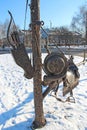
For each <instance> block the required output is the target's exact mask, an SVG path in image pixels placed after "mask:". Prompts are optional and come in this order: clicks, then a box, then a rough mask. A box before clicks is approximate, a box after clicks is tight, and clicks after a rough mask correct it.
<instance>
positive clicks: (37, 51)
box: [30, 0, 46, 128]
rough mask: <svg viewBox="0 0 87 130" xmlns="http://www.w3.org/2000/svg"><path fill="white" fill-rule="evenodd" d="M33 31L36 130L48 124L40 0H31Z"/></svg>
mask: <svg viewBox="0 0 87 130" xmlns="http://www.w3.org/2000/svg"><path fill="white" fill-rule="evenodd" d="M30 8H31V29H32V51H33V67H34V78H33V83H34V105H35V120H34V122H33V127H34V128H40V127H42V126H44V125H45V124H46V120H45V118H44V112H43V96H42V87H41V83H42V66H41V64H42V61H41V45H40V26H41V25H40V0H31V5H30Z"/></svg>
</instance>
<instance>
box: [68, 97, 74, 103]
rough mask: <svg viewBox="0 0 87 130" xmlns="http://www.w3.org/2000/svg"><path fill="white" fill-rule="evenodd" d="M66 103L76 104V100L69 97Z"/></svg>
mask: <svg viewBox="0 0 87 130" xmlns="http://www.w3.org/2000/svg"><path fill="white" fill-rule="evenodd" d="M66 102H71V103H75V98H74V97H73V96H69V97H68V98H67V99H66Z"/></svg>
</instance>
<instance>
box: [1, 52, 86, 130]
mask: <svg viewBox="0 0 87 130" xmlns="http://www.w3.org/2000/svg"><path fill="white" fill-rule="evenodd" d="M44 56H45V54H43V58H44ZM74 60H75V62H76V63H78V62H80V61H81V60H83V59H82V58H80V57H75V59H74ZM79 72H80V75H81V76H80V82H79V85H78V86H77V87H76V88H75V89H74V97H75V101H76V103H69V102H66V103H62V102H59V101H57V100H56V99H55V98H54V97H52V96H50V94H49V95H48V96H47V97H46V98H45V99H44V103H43V104H44V115H45V117H46V120H47V124H46V126H45V127H43V128H41V130H87V63H86V64H85V65H81V66H79ZM67 96H68V95H67ZM67 96H66V97H67ZM58 97H59V98H62V99H63V100H65V99H66V97H63V96H62V84H60V88H59V94H58ZM33 120H34V103H33V80H32V79H31V80H28V79H26V78H25V77H24V76H23V70H22V69H21V68H20V67H19V66H17V65H16V64H15V62H14V60H13V58H12V56H11V54H2V55H0V130H30V125H31V123H32V121H33Z"/></svg>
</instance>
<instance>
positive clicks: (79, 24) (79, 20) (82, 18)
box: [71, 4, 87, 34]
mask: <svg viewBox="0 0 87 130" xmlns="http://www.w3.org/2000/svg"><path fill="white" fill-rule="evenodd" d="M86 14H87V4H85V5H83V6H81V7H80V8H79V10H78V12H77V13H76V14H75V16H74V17H73V18H72V22H71V27H72V29H73V30H74V31H78V32H79V33H81V34H82V33H84V32H85V25H86Z"/></svg>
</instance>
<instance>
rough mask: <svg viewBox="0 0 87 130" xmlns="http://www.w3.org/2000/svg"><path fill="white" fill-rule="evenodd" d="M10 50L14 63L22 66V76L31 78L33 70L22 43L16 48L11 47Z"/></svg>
mask: <svg viewBox="0 0 87 130" xmlns="http://www.w3.org/2000/svg"><path fill="white" fill-rule="evenodd" d="M11 52H12V56H13V58H14V60H15V62H16V64H17V65H19V66H20V67H21V68H23V70H24V76H25V77H26V78H28V79H31V78H32V77H33V74H34V71H33V67H32V65H31V61H30V59H29V57H28V55H27V52H26V49H25V46H24V44H20V45H19V46H18V47H17V48H15V49H12V50H11Z"/></svg>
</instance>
